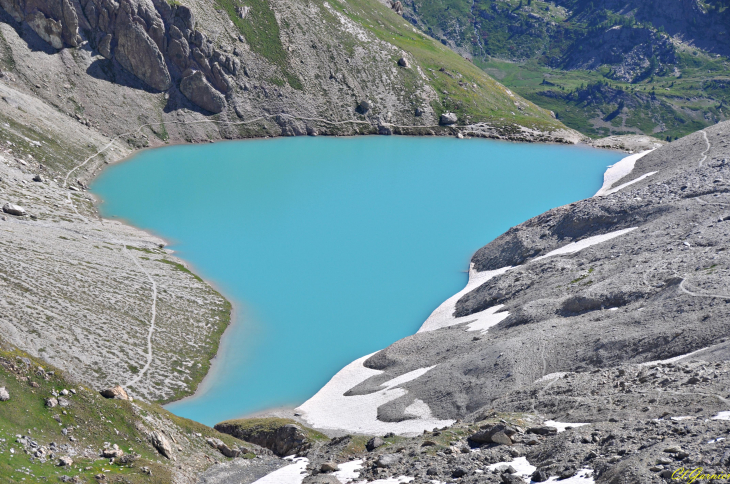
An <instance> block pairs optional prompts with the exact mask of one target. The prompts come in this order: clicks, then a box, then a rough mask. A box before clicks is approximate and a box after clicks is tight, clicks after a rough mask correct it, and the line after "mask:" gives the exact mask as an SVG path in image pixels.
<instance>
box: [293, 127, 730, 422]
mask: <svg viewBox="0 0 730 484" xmlns="http://www.w3.org/2000/svg"><path fill="white" fill-rule="evenodd" d="M729 130H730V122H725V123H721V124H718V125H716V126H713V127H712V128H708V129H706V130H704V131H700V132H697V133H695V134H692V135H690V136H687V137H685V138H683V139H681V140H678V141H676V142H673V143H671V144H668V145H665V146H663V147H661V148H658V149H656V150H654V151H653V152H651V153H650V154H647V155H645V156H643V157H633V162H635V166H634V167H633V170H631V168H632V167H631V163H628V164H627V163H626V162H622V163H621V164H619V165H616V167H615V169H612V170H611V171H609V172H608V179H607V183H606V186H604V188H603V189H602V190H601V192H600V193H599V194H598V195H597V196H594V197H593V198H590V199H586V200H582V201H579V202H575V203H572V204H570V205H567V206H564V207H559V208H556V209H553V210H550V211H548V212H546V213H544V214H542V215H540V216H538V217H536V218H533V219H531V220H528V221H527V222H525V223H523V224H521V225H518V226H516V227H514V228H512V229H510V230H509V231H507V232H506V233H505V234H503V235H501V236H500V237H498V238H497V239H495V240H494V241H492V242H491V243H489V244H488V245H486V246H484V247H483V248H482V249H480V250H479V251H477V252H476V254H475V255H474V256H473V258H472V262H471V264H472V265H471V273H470V282H469V284H468V285H467V287H466V288H465V289H464V290H463V291H461V292H460V293H458V294H456V295H454V296H453V297H452V298H450V299H449V300H447V301H446V302H444V303H443V304H442V305H441V306H440V307H439V308H438V309H436V310H435V311H434V312H433V314H432V315H431V316H430V317H429V319H428V320H427V321H426V322H425V323H424V324H423V326H422V327H421V329H420V330H419V332H418V333H416V334H415V335H413V336H410V337H407V338H405V339H403V340H401V341H398V342H396V343H394V344H393V345H391V346H390V347H388V348H386V349H384V350H382V351H379V352H377V353H375V354H374V355H371V356H367V357H363V358H362V359H360V360H357V361H356V362H354V363H352V364H351V365H349V366H348V367H346V368H345V369H344V370H342V371H341V372H340V373H338V375H336V376H335V377H334V378H333V379H332V381H331V382H330V383H329V384H328V385H327V386H325V387H324V388H323V389H322V390H321V391H320V392H319V393H318V395H316V396H315V397H313V398H312V399H311V400H310V401H309V402H307V403H305V404H304V405H302V406H301V407H300V410H298V411H299V412H300V413H302V414H303V418H305V420H306V421H308V422H309V423H310V424H312V425H314V426H315V427H321V428H333V429H334V428H338V427H339V428H343V429H347V430H350V431H353V430H356V429H360V430H368V429H374V430H376V431H383V432H387V431H392V432H396V433H413V432H420V431H421V430H423V429H430V428H432V427H433V426H439V427H440V426H443V425H449V424H450V423H453V421H454V420H456V419H464V418H474V417H475V416H479V415H481V414H482V413H483V412H487V411H489V410H490V409H495V410H520V411H527V410H533V409H534V410H535V411H540V412H549V414H550V416H551V417H553V418H556V419H561V420H564V421H576V420H573V419H578V420H577V421H579V422H581V421H582V422H593V421H601V420H603V419H605V418H608V417H606V416H615V415H624V416H626V414H625V412H631V411H633V410H635V409H636V408H638V407H641V408H643V407H646V409H645V410H644V414H643V415H645V416H646V418H659V417H661V415H662V413H663V412H665V411H670V412H675V411H676V410H672V409H668V408H667V405H668V406H669V407H671V405H672V402H674V403H677V402H680V401H681V397H680V396H681V395H687V396H689V395H692V397H691V398H690V400H689V401H687V402H685V403H686V404H689V403H690V402H691V403H693V404H694V405H697V408H701V409H704V410H697V411H696V412H694V413H697V412H705V413H713V412H714V413H716V412H719V411H728V410H730V403H728V401H727V399H726V395H725V393H724V392H725V391H726V388H725V387H724V386H722V385H720V386H719V387H717V388H716V389H715V390H712V391H703V390H698V388H699V387H697V386H696V385H698V384H701V383H702V382H712V381H715V380H713V378H715V376H714V375H716V374H717V373H716V372H714V370H712V369H711V366H712V365H714V364H715V363H716V362H717V363H721V362H723V361H725V360H727V359H728V355H729V353H728V344H729V343H728V340H727V334H728V329H729V326H728V325H730V314H728V304H727V301H729V300H730V294H728V292H727V287H728V277H729V274H730V273H729V272H728V270H730V260H729V259H728V254H727V250H726V246H727V240H728V237H730V198H728V197H729V196H730V184H729V181H730V144H728V139H730V138H729V137H728V134H729ZM637 158H638V161H637ZM627 162H632V160H631V159H628V160H627ZM475 223H476V222H475ZM688 354H691V356H692V357H694V358H696V359H699V360H704V361H705V362H707V363H706V364H705V365H704V367H703V370H702V371H699V370H697V368H695V367H693V368H689V369H687V371H684V370H682V371H681V372H680V373H677V374H673V375H669V374H666V375H665V374H664V373H662V372H652V375H653V376H651V378H652V379H658V380H657V381H658V383H657V385H658V387H657V388H655V389H653V390H651V391H648V390H647V391H643V390H641V389H640V387H639V386H637V385H638V384H637V383H636V382H635V381H633V380H632V381H631V382H630V384H629V382H628V381H626V382H624V383H621V381H623V380H621V379H615V378H614V377H610V378H608V375H609V373H606V372H605V370H607V369H611V368H615V367H617V366H619V365H622V364H635V365H639V364H640V365H646V364H650V363H651V364H653V365H654V367H656V364H657V362H664V363H670V362H671V361H673V360H670V359H679V358H680V357H681V356H682V355H688ZM667 360H670V361H667ZM652 362H653V363H652ZM632 371H633V372H634V373H636V372H637V370H632ZM672 371H676V370H672ZM566 372H577V373H581V374H583V375H584V376H582V377H581V378H583V379H584V380H585V381H586V382H589V381H590V380H591V379H592V378H593V380H594V381H593V383H592V384H597V383H596V382H597V380H602V381H603V380H605V383H606V384H608V383H610V384H611V385H613V386H614V390H610V391H618V392H624V390H625V392H626V393H632V396H631V398H630V400H631V401H632V402H633V403H630V404H629V403H619V399H618V397H611V398H602V397H600V395H602V394H603V393H602V392H603V391H604V390H602V389H601V386H600V385H599V386H597V387H594V388H593V389H592V390H591V392H590V395H588V394H582V395H583V398H577V397H576V398H573V397H569V398H568V397H566V398H565V399H561V398H559V397H556V398H553V399H552V401H551V402H548V401H547V400H546V401H544V402H542V403H540V402H539V400H540V398H538V397H540V394H541V392H542V390H540V389H541V388H543V387H544V388H545V389H547V388H548V387H550V386H552V385H553V383H552V381H553V380H555V379H556V378H558V377H560V376H561V375H562V374H563V373H566ZM708 372H709V373H708ZM639 373H640V374H639V376H636V377H635V378H638V380H639V381H640V383H644V382H645V381H647V380H646V379H644V378H643V375H644V374H645V373H646V372H639ZM611 375H613V373H611ZM708 375H709V376H708ZM619 376H621V375H619ZM607 378H608V379H607ZM627 378H629V377H627ZM616 389H617V390H616ZM594 390H595V391H596V392H597V393H593V391H594ZM695 390H697V392H695ZM515 391H518V392H520V391H521V392H523V393H522V395H523V396H522V397H521V399H523V402H521V403H520V404H516V403H515V397H511V396H509V395H510V393H511V392H515ZM654 392H658V393H654ZM574 395H580V393H575V394H574ZM594 396H595V398H593V397H594ZM678 398H679V399H680V400H676V399H678ZM666 399H669V401H668V400H666ZM627 402H628V401H627ZM657 402H660V403H657ZM623 405H628V407H627V408H624V407H623ZM344 408H349V409H350V410H349V411H350V417H348V415H346V414H345V413H346V412H344V411H341V410H340V409H344ZM355 409H356V410H355ZM685 411H687V410H685ZM622 412H624V413H623V414H622ZM714 413H713V415H714ZM354 414H357V415H358V418H357V419H353V418H352V415H354ZM703 415H704V413H703ZM348 418H349V419H348ZM434 424H435V425H434ZM371 431H372V430H371Z"/></svg>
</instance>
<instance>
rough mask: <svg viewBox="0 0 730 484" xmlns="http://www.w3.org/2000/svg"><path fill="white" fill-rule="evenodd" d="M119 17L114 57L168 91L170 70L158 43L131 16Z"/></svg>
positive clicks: (143, 77)
mask: <svg viewBox="0 0 730 484" xmlns="http://www.w3.org/2000/svg"><path fill="white" fill-rule="evenodd" d="M119 19H120V20H117V36H118V40H117V42H118V43H117V48H116V50H115V52H114V58H115V59H117V61H119V63H120V64H121V65H122V67H124V68H125V69H126V70H128V71H129V72H131V73H132V74H134V75H135V76H136V77H138V78H139V79H140V80H142V81H143V82H144V83H145V84H148V85H149V86H150V87H152V88H154V89H157V90H159V91H166V90H167V89H168V88H169V87H170V84H171V79H170V72H169V71H168V70H167V64H166V63H165V58H164V57H163V56H162V52H160V49H159V48H158V47H157V44H156V43H155V42H154V41H153V40H152V38H150V36H149V35H147V33H146V32H145V30H144V29H143V28H142V26H141V25H140V24H139V23H138V22H136V21H134V20H133V19H132V18H131V16H129V15H121V16H120V17H119Z"/></svg>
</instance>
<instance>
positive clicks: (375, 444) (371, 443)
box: [365, 437, 385, 452]
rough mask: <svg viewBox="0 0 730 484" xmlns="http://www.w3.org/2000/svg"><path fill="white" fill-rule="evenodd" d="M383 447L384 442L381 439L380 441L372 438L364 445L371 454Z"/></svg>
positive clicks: (377, 438)
mask: <svg viewBox="0 0 730 484" xmlns="http://www.w3.org/2000/svg"><path fill="white" fill-rule="evenodd" d="M383 445H385V441H384V440H383V439H381V438H380V437H373V438H372V439H370V440H368V443H367V444H365V448H366V449H367V450H368V451H370V452H372V451H374V450H375V449H377V448H378V447H381V446H383Z"/></svg>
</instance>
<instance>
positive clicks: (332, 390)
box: [297, 353, 455, 435]
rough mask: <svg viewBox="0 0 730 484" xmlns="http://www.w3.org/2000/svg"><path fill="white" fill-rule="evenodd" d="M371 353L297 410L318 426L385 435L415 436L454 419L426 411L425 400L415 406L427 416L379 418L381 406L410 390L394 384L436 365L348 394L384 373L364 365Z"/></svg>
mask: <svg viewBox="0 0 730 484" xmlns="http://www.w3.org/2000/svg"><path fill="white" fill-rule="evenodd" d="M373 354H374V353H373ZM370 356H372V355H366V356H363V357H362V358H360V359H358V360H355V361H353V362H352V363H350V364H349V365H347V366H346V367H344V368H343V369H342V370H340V371H339V372H338V373H337V374H336V375H335V376H333V377H332V379H331V380H330V381H329V382H328V383H327V384H326V385H325V386H324V387H323V388H322V389H321V390H320V391H318V392H317V393H316V394H315V395H314V396H313V397H312V398H310V399H309V400H307V401H306V402H304V403H303V404H302V405H301V406H300V407H299V408H298V409H297V410H299V411H301V412H302V414H303V418H304V420H306V421H307V422H308V423H309V424H310V425H311V426H313V427H316V428H322V429H334V430H346V431H348V432H358V433H363V434H373V435H382V434H386V433H388V432H393V433H395V434H399V435H416V434H420V433H422V432H423V431H424V430H432V429H433V428H435V427H447V426H450V425H451V424H453V423H454V422H455V420H439V419H437V418H434V417H432V416H431V410H430V409H428V412H425V409H424V407H425V408H428V406H427V405H426V404H425V403H423V405H417V406H416V407H415V410H416V411H419V412H422V415H424V418H416V419H411V420H404V421H403V422H383V421H380V420H378V407H380V406H381V405H384V404H386V403H388V402H390V401H393V400H395V399H396V398H400V397H402V396H403V395H405V394H406V393H408V392H407V391H406V390H404V389H403V388H395V387H397V386H398V385H402V384H404V383H407V382H409V381H413V380H415V379H417V378H419V377H421V376H423V375H424V374H425V373H427V372H428V371H429V370H431V369H432V368H434V367H433V366H432V367H428V368H420V369H418V370H414V371H410V372H408V373H406V374H404V375H401V376H399V377H396V378H393V379H391V380H389V381H387V382H385V383H383V384H382V385H381V386H382V387H384V388H383V389H382V390H379V391H376V392H373V393H370V394H367V395H352V396H345V393H347V391H348V390H350V389H351V388H354V387H355V386H357V385H359V384H360V383H362V382H364V381H365V380H367V379H368V378H371V377H373V376H376V375H380V374H382V373H383V372H382V371H380V370H373V369H370V368H366V367H365V366H364V363H365V360H367V359H368V358H370ZM414 403H415V402H414ZM412 405H413V404H412Z"/></svg>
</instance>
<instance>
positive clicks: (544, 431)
mask: <svg viewBox="0 0 730 484" xmlns="http://www.w3.org/2000/svg"><path fill="white" fill-rule="evenodd" d="M527 433H528V434H537V435H555V434H557V433H558V429H557V428H556V427H550V426H547V425H545V426H542V427H530V428H529V429H527Z"/></svg>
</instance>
